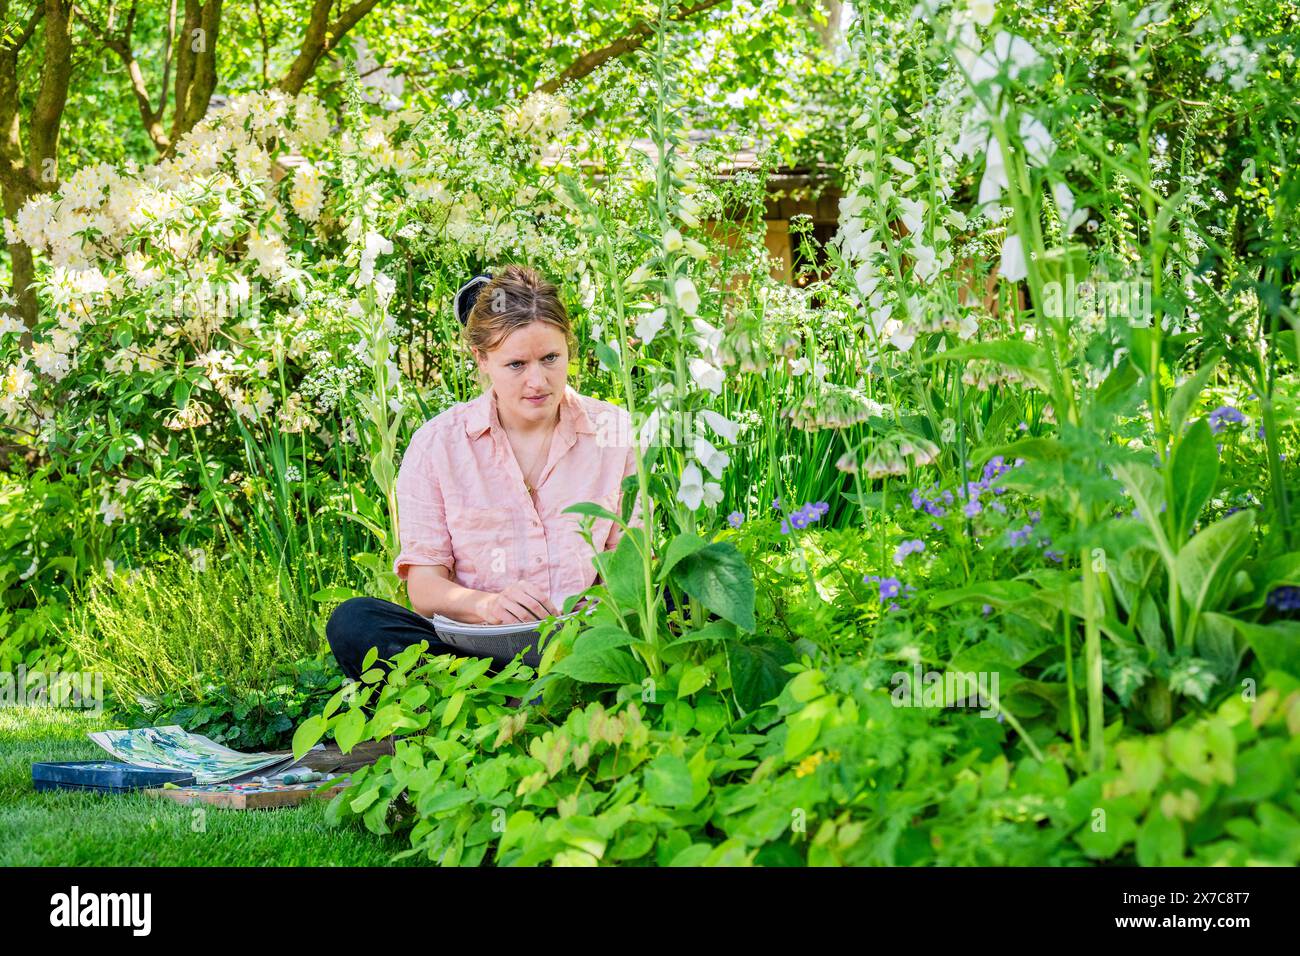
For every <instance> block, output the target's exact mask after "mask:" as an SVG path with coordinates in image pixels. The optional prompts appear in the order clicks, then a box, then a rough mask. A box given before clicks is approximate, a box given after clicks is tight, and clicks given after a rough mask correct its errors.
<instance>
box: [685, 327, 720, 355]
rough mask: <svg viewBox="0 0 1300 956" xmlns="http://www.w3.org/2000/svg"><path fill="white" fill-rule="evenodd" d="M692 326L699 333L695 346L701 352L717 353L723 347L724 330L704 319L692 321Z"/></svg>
mask: <svg viewBox="0 0 1300 956" xmlns="http://www.w3.org/2000/svg"><path fill="white" fill-rule="evenodd" d="M691 325H692V326H693V327H694V328H695V331H696V332H698V333H699V334H698V335H697V336H696V337H695V344H696V345H697V346H698V347H699V349H700V351H701V352H716V351H717V350H718V349H719V348H721V347H722V329H720V328H718V327H717V326H716V325H710V324H709V323H708V322H705V321H704V320H703V319H692V320H691Z"/></svg>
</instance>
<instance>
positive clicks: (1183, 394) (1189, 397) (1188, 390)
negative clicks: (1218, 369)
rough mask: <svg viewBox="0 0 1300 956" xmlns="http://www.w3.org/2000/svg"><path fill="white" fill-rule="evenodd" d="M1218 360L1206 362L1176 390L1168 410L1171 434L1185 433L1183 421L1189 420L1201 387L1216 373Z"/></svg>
mask: <svg viewBox="0 0 1300 956" xmlns="http://www.w3.org/2000/svg"><path fill="white" fill-rule="evenodd" d="M1218 361H1219V360H1218V358H1217V357H1215V358H1213V359H1211V360H1210V361H1208V362H1206V363H1205V364H1204V365H1202V366H1201V367H1200V368H1198V369H1197V370H1196V371H1195V372H1194V373H1192V375H1191V377H1189V378H1188V379H1187V381H1185V382H1183V384H1182V385H1179V386H1178V388H1177V389H1175V390H1174V395H1173V397H1172V398H1171V399H1169V409H1168V412H1167V414H1168V416H1169V432H1170V434H1172V435H1175V436H1177V435H1181V434H1182V433H1183V423H1184V422H1185V421H1187V414H1188V412H1190V411H1191V408H1192V405H1193V404H1194V403H1195V402H1196V396H1197V395H1199V394H1201V389H1203V388H1204V387H1205V383H1206V382H1208V381H1209V380H1210V376H1211V375H1212V374H1214V366H1215V365H1217V364H1218Z"/></svg>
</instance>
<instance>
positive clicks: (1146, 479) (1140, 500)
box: [1115, 463, 1174, 574]
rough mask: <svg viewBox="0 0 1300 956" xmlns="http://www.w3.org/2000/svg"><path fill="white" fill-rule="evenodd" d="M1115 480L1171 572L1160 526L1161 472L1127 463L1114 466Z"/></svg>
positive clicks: (1166, 542) (1162, 501)
mask: <svg viewBox="0 0 1300 956" xmlns="http://www.w3.org/2000/svg"><path fill="white" fill-rule="evenodd" d="M1115 477H1116V478H1117V479H1119V481H1120V482H1121V483H1122V484H1123V485H1124V489H1125V490H1126V491H1127V492H1128V493H1129V494H1130V495H1131V496H1132V498H1133V501H1134V503H1135V504H1136V505H1137V510H1138V514H1139V515H1141V516H1142V520H1143V522H1145V523H1146V526H1147V528H1148V529H1149V530H1150V532H1151V537H1152V538H1153V539H1154V540H1155V544H1156V549H1157V550H1158V551H1159V552H1160V557H1161V558H1163V559H1164V562H1165V566H1166V567H1167V568H1168V569H1169V573H1170V574H1173V573H1174V549H1173V548H1172V547H1171V546H1170V544H1169V537H1168V536H1167V535H1166V534H1165V528H1164V525H1163V524H1162V523H1161V518H1160V515H1161V512H1162V511H1164V505H1165V483H1164V480H1163V479H1162V478H1161V477H1160V472H1158V471H1156V470H1155V469H1154V468H1152V467H1151V466H1150V465H1138V464H1132V463H1126V464H1122V465H1116V466H1115Z"/></svg>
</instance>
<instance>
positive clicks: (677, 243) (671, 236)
mask: <svg viewBox="0 0 1300 956" xmlns="http://www.w3.org/2000/svg"><path fill="white" fill-rule="evenodd" d="M681 247H682V234H681V233H680V232H678V231H677V230H676V229H669V230H668V231H667V232H665V233H664V252H676V251H677V250H678V249H680V248H681Z"/></svg>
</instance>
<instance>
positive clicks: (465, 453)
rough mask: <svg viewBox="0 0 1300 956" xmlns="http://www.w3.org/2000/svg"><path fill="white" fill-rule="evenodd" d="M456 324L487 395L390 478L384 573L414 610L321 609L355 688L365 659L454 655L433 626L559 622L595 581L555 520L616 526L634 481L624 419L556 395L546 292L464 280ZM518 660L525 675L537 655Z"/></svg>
mask: <svg viewBox="0 0 1300 956" xmlns="http://www.w3.org/2000/svg"><path fill="white" fill-rule="evenodd" d="M456 311H457V315H458V317H459V318H460V320H461V322H462V324H463V325H464V326H465V340H466V343H467V344H468V346H469V348H470V350H471V352H472V354H473V356H474V358H475V360H476V361H477V362H478V367H479V371H480V373H481V380H483V381H484V384H485V386H487V387H486V388H485V391H484V392H483V393H482V394H481V395H480V396H479V397H477V398H475V399H473V400H471V401H468V402H462V403H460V404H458V405H455V406H453V407H451V408H449V409H447V410H446V411H444V412H442V413H441V414H440V415H438V416H436V417H434V418H433V419H431V420H429V421H427V422H425V423H424V425H422V426H421V427H420V428H419V429H418V430H417V431H416V432H415V434H414V435H413V436H412V438H411V443H410V446H409V447H408V448H407V450H406V454H405V455H404V456H403V458H402V465H401V468H400V470H399V472H398V476H397V510H398V530H399V532H400V535H401V542H402V548H401V552H400V553H399V554H398V555H397V558H396V560H395V561H394V570H395V571H396V573H397V575H398V577H400V578H402V579H403V580H405V581H406V585H407V594H408V596H409V598H410V602H411V608H413V610H408V609H406V608H404V607H402V606H400V605H398V604H394V603H392V602H390V601H384V600H380V599H378V598H369V597H357V598H351V599H349V600H347V601H344V602H343V603H342V604H340V605H339V606H338V607H337V608H336V609H335V610H334V613H333V614H332V615H331V616H330V619H329V622H328V624H327V625H326V628H325V633H326V637H327V638H328V640H329V644H330V648H331V649H332V650H333V651H334V656H335V658H336V659H337V660H338V662H339V665H340V667H342V669H343V672H344V673H345V674H347V675H348V676H349V677H352V678H354V679H355V678H359V677H360V674H361V663H362V661H363V660H364V658H365V656H366V654H367V652H368V651H369V650H370V648H372V647H376V648H378V651H379V658H380V659H381V660H383V659H386V658H391V657H393V656H395V655H396V654H397V653H398V652H399V651H401V650H402V648H404V647H407V646H408V645H410V644H414V643H417V642H419V641H424V640H427V641H428V642H429V644H430V652H431V653H434V654H441V653H449V654H463V653H465V652H463V651H459V650H457V649H456V648H453V647H451V646H449V645H447V644H445V643H443V642H441V641H440V640H439V639H438V635H437V633H436V631H435V630H434V627H433V625H432V623H430V621H429V620H428V618H430V617H431V616H433V615H434V614H441V615H443V616H444V617H448V618H452V619H453V620H456V621H462V622H464V623H467V624H505V623H512V622H518V621H535V620H540V619H541V618H544V617H546V616H548V615H551V614H558V613H559V612H560V609H561V607H562V605H563V603H564V599H565V598H566V597H567V596H569V595H572V594H577V593H579V592H581V591H583V590H585V589H586V588H587V587H588V586H589V585H591V584H592V583H593V582H594V581H595V578H596V568H595V565H594V564H593V562H592V551H591V548H590V547H589V546H588V544H587V543H586V541H584V540H583V538H582V536H581V535H580V534H579V530H578V529H579V519H578V516H577V515H575V514H561V512H562V511H563V510H564V509H565V508H567V507H569V506H570V505H572V504H576V503H577V502H581V501H592V502H596V503H597V504H599V505H602V506H603V507H605V508H606V509H608V510H609V511H611V512H613V513H615V514H618V513H619V509H620V507H621V503H622V502H621V499H622V491H621V483H622V480H623V478H624V477H625V476H627V475H630V474H634V473H635V471H636V451H637V449H636V441H635V437H634V436H633V434H632V428H631V418H630V416H629V415H628V413H627V411H626V410H625V409H622V408H619V407H618V406H616V405H611V404H609V403H608V402H602V401H600V400H598V399H594V398H590V397H588V396H585V395H580V394H578V392H576V391H575V390H574V389H573V388H572V387H571V386H570V385H569V384H568V364H569V346H570V343H572V342H573V333H572V331H571V328H570V324H569V317H568V313H567V311H566V310H565V307H564V303H563V302H562V301H561V299H560V296H559V293H558V291H557V289H556V288H555V286H554V285H552V284H551V283H549V282H547V281H546V280H545V279H543V278H542V277H541V276H540V275H539V274H538V273H537V272H536V271H535V270H533V269H531V268H527V267H523V266H516V265H511V266H507V267H506V268H505V269H503V270H501V271H500V272H499V273H498V274H497V275H495V276H479V277H476V279H474V280H471V282H470V283H468V284H467V285H466V286H465V288H463V289H462V290H461V292H460V293H458V294H457V297H456ZM639 517H640V516H639V513H638V514H634V515H633V518H632V522H631V523H632V524H633V525H634V526H636V527H641V523H640V520H639ZM621 533H622V532H621V529H620V528H619V526H618V525H617V524H615V523H614V522H613V521H612V520H610V519H608V518H605V519H597V520H595V522H594V525H593V529H592V542H593V543H595V544H596V546H597V547H603V549H605V550H608V549H610V548H613V547H614V546H615V545H616V544H617V543H618V540H619V536H620V535H621ZM524 660H525V661H526V662H528V663H531V664H534V665H535V664H536V663H537V654H536V649H533V650H532V651H531V652H529V654H527V655H525V657H524Z"/></svg>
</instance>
